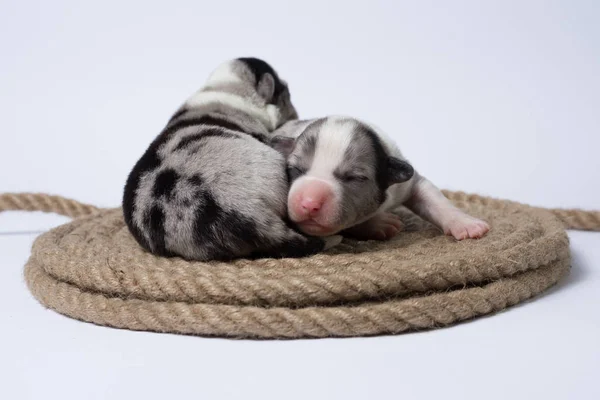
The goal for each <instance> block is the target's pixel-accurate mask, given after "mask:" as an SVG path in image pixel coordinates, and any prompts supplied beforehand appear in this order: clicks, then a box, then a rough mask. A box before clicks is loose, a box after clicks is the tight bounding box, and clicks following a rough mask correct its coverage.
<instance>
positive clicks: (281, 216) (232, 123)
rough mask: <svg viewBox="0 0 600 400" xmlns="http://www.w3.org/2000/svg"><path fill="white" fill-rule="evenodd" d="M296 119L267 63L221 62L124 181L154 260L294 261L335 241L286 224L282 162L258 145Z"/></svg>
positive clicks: (135, 223) (126, 206) (134, 220)
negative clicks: (164, 257)
mask: <svg viewBox="0 0 600 400" xmlns="http://www.w3.org/2000/svg"><path fill="white" fill-rule="evenodd" d="M253 68H254V69H253ZM257 70H258V71H261V76H257V75H256V74H255V73H254V72H255V71H257ZM265 71H266V72H265ZM295 118H297V113H296V110H295V108H294V107H293V105H292V103H291V100H290V95H289V90H288V89H287V85H286V84H285V82H284V81H282V80H280V79H279V78H278V76H277V74H276V73H275V71H273V70H272V68H270V66H268V64H266V63H264V62H262V61H261V60H257V59H236V60H232V61H229V62H227V63H224V64H222V65H221V66H220V67H219V68H218V69H217V70H215V72H214V73H213V74H212V75H211V77H210V78H209V80H208V81H207V83H206V85H205V87H204V88H203V89H201V90H200V91H198V92H197V93H196V94H195V95H194V96H192V97H191V98H190V99H188V101H187V102H186V103H185V104H184V105H183V106H182V107H180V109H179V111H178V112H177V113H175V114H174V116H173V117H172V118H171V120H170V121H169V123H168V124H167V126H166V127H165V129H164V130H163V132H162V133H161V134H160V135H159V136H158V137H157V139H156V140H155V141H154V142H153V143H152V144H151V145H150V147H149V148H148V150H147V151H146V153H145V154H144V156H142V158H141V159H140V160H139V161H138V163H137V164H136V166H135V167H134V169H133V171H132V172H131V174H130V176H129V178H128V181H127V184H126V187H125V191H124V198H123V210H124V215H125V220H126V222H127V225H128V227H129V229H130V231H131V232H132V234H133V235H134V237H135V238H136V239H137V241H138V242H139V243H140V244H141V245H142V246H143V247H145V248H146V249H147V250H149V251H151V252H152V253H154V254H157V255H164V256H173V255H176V256H180V257H183V258H186V259H193V260H215V259H218V260H226V259H232V258H237V257H266V256H272V257H298V256H304V255H308V254H313V253H316V252H318V251H321V250H322V249H324V248H325V247H330V246H332V245H335V244H337V243H339V241H340V240H341V238H331V239H327V240H324V239H322V238H313V237H306V236H304V235H301V234H299V233H298V232H296V231H295V230H293V229H291V228H290V227H288V225H287V224H286V222H285V218H286V196H287V191H288V182H287V179H286V176H285V173H284V171H285V159H284V157H282V156H281V154H280V153H278V152H277V151H275V150H274V149H272V148H271V147H269V146H267V145H266V144H264V143H261V142H267V141H268V140H269V139H270V137H271V136H272V135H271V133H272V131H273V129H275V128H276V127H278V126H280V125H281V124H282V123H284V122H286V121H289V120H291V119H295ZM326 245H327V246H326Z"/></svg>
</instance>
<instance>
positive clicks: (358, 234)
mask: <svg viewBox="0 0 600 400" xmlns="http://www.w3.org/2000/svg"><path fill="white" fill-rule="evenodd" d="M402 227H403V224H402V221H401V220H400V217H398V216H397V215H396V214H392V213H386V212H383V213H378V214H376V215H375V216H374V217H372V218H370V219H368V220H366V221H365V222H362V223H360V224H358V225H354V226H352V227H350V228H348V229H346V230H344V231H342V234H343V235H344V236H348V237H352V238H355V239H358V240H387V239H391V238H392V237H394V236H396V235H397V234H398V232H400V231H401V230H402Z"/></svg>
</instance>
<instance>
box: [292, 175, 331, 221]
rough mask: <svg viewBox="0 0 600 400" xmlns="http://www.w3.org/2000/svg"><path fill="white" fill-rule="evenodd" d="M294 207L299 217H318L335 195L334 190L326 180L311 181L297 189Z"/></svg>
mask: <svg viewBox="0 0 600 400" xmlns="http://www.w3.org/2000/svg"><path fill="white" fill-rule="evenodd" d="M294 197H295V199H293V200H292V207H293V211H294V214H295V215H296V217H297V219H300V220H306V219H310V218H316V217H318V216H319V215H320V214H321V213H322V212H323V209H324V208H326V206H327V203H328V201H329V200H330V199H331V198H332V197H333V191H332V190H331V188H330V187H329V185H328V184H327V183H325V182H320V181H310V182H307V183H306V184H305V185H303V187H302V188H300V190H298V191H297V193H296V196H294Z"/></svg>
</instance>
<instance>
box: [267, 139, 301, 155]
mask: <svg viewBox="0 0 600 400" xmlns="http://www.w3.org/2000/svg"><path fill="white" fill-rule="evenodd" d="M295 144H296V140H295V139H294V138H291V137H287V136H273V137H272V138H271V140H270V141H269V146H271V147H272V148H274V149H275V150H277V151H278V152H280V153H281V154H283V155H284V157H285V158H288V156H289V155H290V154H292V151H294V145H295Z"/></svg>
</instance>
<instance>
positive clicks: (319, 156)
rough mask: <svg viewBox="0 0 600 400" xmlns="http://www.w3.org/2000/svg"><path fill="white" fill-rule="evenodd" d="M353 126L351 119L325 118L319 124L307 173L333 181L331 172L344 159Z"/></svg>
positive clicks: (354, 125) (352, 133)
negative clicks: (321, 124)
mask: <svg viewBox="0 0 600 400" xmlns="http://www.w3.org/2000/svg"><path fill="white" fill-rule="evenodd" d="M355 128H356V123H354V122H352V121H348V120H345V121H344V120H341V119H338V118H329V119H327V121H325V123H324V124H323V126H321V129H320V131H321V133H320V134H319V137H318V139H317V147H316V149H315V155H314V158H313V162H312V165H311V166H310V169H309V170H308V172H307V175H310V176H313V177H315V178H321V179H324V180H327V181H331V180H333V181H334V182H335V179H334V176H333V172H334V171H335V169H336V168H337V167H338V166H339V165H340V164H341V163H342V162H343V161H344V155H345V154H346V149H348V147H349V146H350V143H351V142H352V138H353V137H354V129H355Z"/></svg>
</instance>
